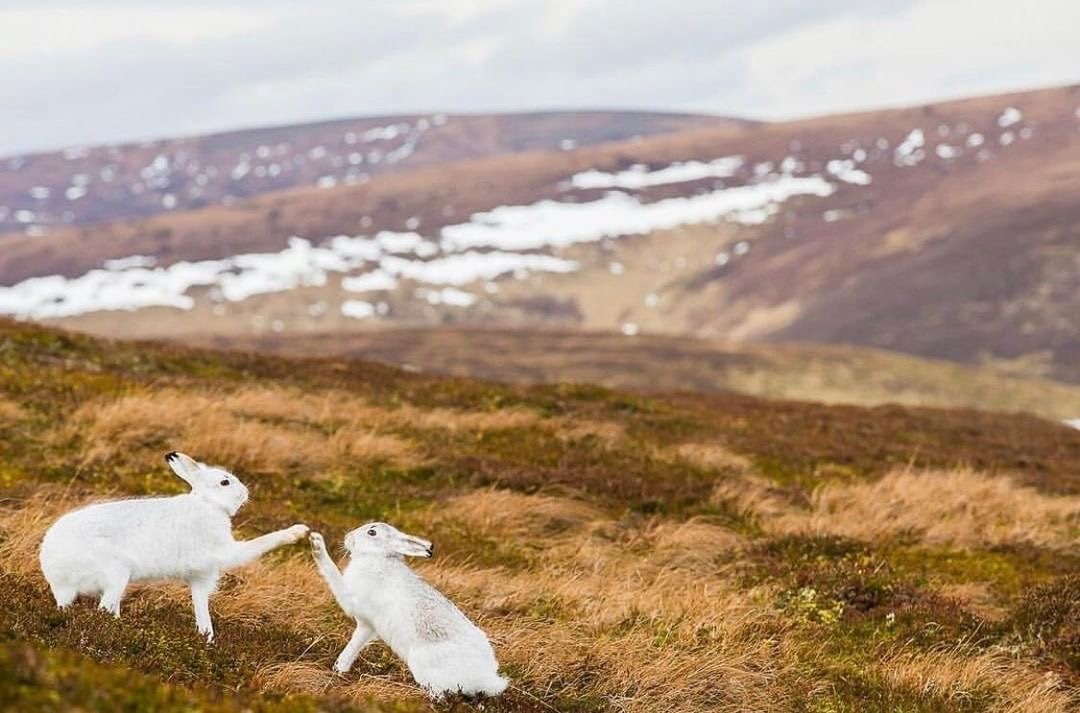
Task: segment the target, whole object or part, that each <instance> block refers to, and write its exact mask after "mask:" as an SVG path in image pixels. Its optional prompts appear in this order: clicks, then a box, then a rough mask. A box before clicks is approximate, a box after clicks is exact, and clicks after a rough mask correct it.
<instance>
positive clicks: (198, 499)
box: [41, 453, 308, 641]
mask: <svg viewBox="0 0 1080 713" xmlns="http://www.w3.org/2000/svg"><path fill="white" fill-rule="evenodd" d="M165 460H166V462H167V463H168V464H169V466H170V467H172V469H173V472H175V473H176V474H177V475H179V476H180V477H181V478H183V479H184V480H185V481H186V482H187V484H188V485H190V486H191V492H190V493H187V494H184V495H176V496H173V497H156V498H133V499H129V500H117V501H113V502H105V503H97V504H94V505H88V506H86V507H83V508H80V509H78V510H73V511H72V512H69V513H67V514H65V515H63V516H62V517H61V518H60V519H59V520H57V521H56V522H55V523H54V524H53V526H52V527H50V528H49V530H48V532H46V533H45V539H44V540H43V541H42V543H41V571H42V572H43V573H44V574H45V579H46V580H48V582H49V587H50V588H51V589H52V593H53V596H54V597H55V598H56V604H57V606H59V607H60V608H61V609H63V608H64V607H66V606H68V605H69V604H71V602H73V601H74V600H75V598H76V597H77V596H78V595H80V594H100V595H101V608H102V609H105V610H106V611H109V612H112V614H114V615H115V616H117V617H119V616H120V600H121V599H122V598H123V596H124V590H125V589H126V588H127V585H128V582H135V581H143V580H163V579H166V580H181V581H184V582H187V584H188V585H189V586H190V587H191V601H192V604H194V606H195V624H196V626H197V627H198V630H199V632H200V633H202V634H204V635H205V636H206V638H207V639H208V640H210V641H212V640H213V638H214V629H213V625H212V624H211V621H210V595H211V594H213V593H214V590H215V589H216V588H217V583H218V578H219V577H220V576H221V573H222V572H223V571H225V570H227V569H231V568H233V567H239V566H240V565H244V564H248V563H249V562H253V561H255V560H256V559H258V558H259V557H261V556H262V555H264V554H266V553H267V552H269V551H270V550H272V549H274V548H276V547H281V546H282V545H288V544H291V543H293V542H297V541H299V540H301V539H303V538H304V536H305V535H306V534H307V532H308V528H307V526H306V525H293V526H292V527H290V528H288V529H285V530H279V531H277V532H272V533H270V534H268V535H263V536H262V537H256V538H255V539H253V540H246V541H243V542H237V541H236V540H234V539H233V535H232V519H231V518H232V516H233V515H235V514H236V511H237V510H239V509H240V507H241V506H242V505H243V504H244V503H245V502H247V499H248V490H247V488H246V487H244V484H243V483H241V482H240V481H239V480H237V478H236V476H235V475H233V474H232V473H229V472H228V471H225V470H222V469H220V468H212V467H209V466H206V465H204V464H202V463H198V462H196V461H195V460H193V459H192V458H190V457H188V456H186V455H184V454H183V453H169V454H168V455H166V456H165Z"/></svg>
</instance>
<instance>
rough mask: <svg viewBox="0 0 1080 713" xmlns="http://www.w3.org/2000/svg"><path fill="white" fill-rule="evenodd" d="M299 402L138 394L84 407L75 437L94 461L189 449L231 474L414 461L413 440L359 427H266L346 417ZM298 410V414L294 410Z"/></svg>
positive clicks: (251, 394)
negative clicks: (140, 451)
mask: <svg viewBox="0 0 1080 713" xmlns="http://www.w3.org/2000/svg"><path fill="white" fill-rule="evenodd" d="M294 396H295V398H293V397H291V396H290V395H289V394H288V393H286V392H284V391H281V392H279V391H274V390H267V389H262V390H249V391H245V392H240V393H239V394H226V393H220V394H205V393H183V392H180V391H175V390H162V391H157V392H149V393H136V394H130V395H127V396H124V397H121V398H118V399H115V400H112V401H109V402H107V403H104V404H102V403H97V402H95V403H90V404H87V405H85V406H83V407H81V408H80V409H78V410H77V411H76V412H75V414H74V415H73V417H72V419H71V425H70V427H69V434H68V435H72V436H77V437H79V438H81V439H82V440H83V443H84V459H85V461H86V462H100V461H105V460H108V459H111V458H114V457H117V456H118V455H121V454H122V453H123V452H126V451H130V450H132V449H137V448H157V449H162V448H183V449H184V450H186V451H189V452H191V453H192V454H193V455H194V456H195V457H197V458H199V459H200V460H203V461H207V462H210V463H220V464H222V465H224V466H225V467H227V468H230V469H237V470H255V471H259V472H270V473H273V472H283V471H286V470H289V469H306V470H309V471H317V470H321V469H324V468H326V467H327V466H328V465H330V464H331V463H332V462H334V461H335V460H336V459H339V458H349V459H361V460H379V461H383V460H393V461H400V462H403V463H408V462H411V460H412V458H411V456H410V448H409V444H408V442H407V441H405V440H404V439H402V438H400V437H397V436H392V435H386V434H379V433H375V432H373V431H371V430H370V429H366V428H363V427H358V426H355V425H353V423H354V422H353V421H349V422H347V423H344V424H342V423H338V424H337V425H336V429H335V427H333V426H326V427H323V428H313V427H310V426H308V425H305V424H304V423H300V424H290V423H273V422H270V421H268V420H265V419H270V418H271V417H272V418H274V419H281V418H283V416H284V415H286V414H288V415H291V416H293V417H296V416H300V417H301V418H300V419H299V420H301V421H302V420H305V419H308V418H321V417H323V416H324V415H327V414H337V413H339V411H337V410H335V409H334V408H333V404H334V403H336V402H335V401H334V400H333V399H331V398H330V397H328V399H327V400H326V401H320V400H318V399H313V398H304V397H301V396H298V395H294ZM290 404H294V405H296V408H295V409H294V410H293V409H290ZM358 408H359V407H358ZM353 415H355V413H354V414H353ZM293 420H297V419H296V418H294V419H293Z"/></svg>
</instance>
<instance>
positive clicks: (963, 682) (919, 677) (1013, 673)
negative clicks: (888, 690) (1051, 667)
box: [878, 648, 1080, 713]
mask: <svg viewBox="0 0 1080 713" xmlns="http://www.w3.org/2000/svg"><path fill="white" fill-rule="evenodd" d="M878 668H879V671H880V672H881V675H882V677H883V678H884V680H885V681H886V682H887V683H888V684H889V685H891V686H894V687H897V688H904V689H908V690H913V691H916V692H917V693H918V694H919V695H921V696H925V697H927V698H928V699H931V700H933V699H937V700H944V701H947V702H949V703H951V704H953V705H956V706H959V705H961V704H963V703H967V702H970V701H972V700H976V701H977V700H986V699H988V698H989V699H991V702H989V705H988V706H987V707H986V709H987V710H991V711H1009V712H1010V713H1057V712H1058V711H1061V713H1065V712H1066V711H1072V710H1075V708H1074V706H1075V705H1076V704H1077V703H1080V699H1077V698H1076V697H1075V696H1072V695H1070V694H1069V693H1068V692H1067V691H1066V690H1064V689H1063V687H1062V685H1061V682H1060V680H1059V679H1058V677H1056V676H1054V675H1053V674H1045V673H1040V672H1038V671H1034V670H1031V669H1029V668H1027V667H1025V666H1023V665H1022V664H1018V663H1015V662H1013V661H1010V660H1008V659H1006V658H1005V657H1004V656H1000V655H996V654H992V653H983V654H973V653H971V652H967V651H964V650H962V649H957V648H952V649H940V650H937V651H929V652H927V651H921V652H918V653H900V654H894V655H892V656H890V657H887V658H885V659H884V660H882V662H881V664H880V665H879V667H878Z"/></svg>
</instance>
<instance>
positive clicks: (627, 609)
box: [430, 491, 788, 711]
mask: <svg viewBox="0 0 1080 713" xmlns="http://www.w3.org/2000/svg"><path fill="white" fill-rule="evenodd" d="M443 517H445V518H449V519H453V520H455V521H464V522H465V523H467V524H468V525H470V526H472V527H474V528H476V529H477V531H479V532H480V533H482V534H483V535H485V536H487V537H496V538H500V539H501V540H502V541H505V542H508V543H509V542H515V541H520V540H526V541H530V542H535V543H539V548H538V550H537V553H536V556H537V560H538V561H537V562H536V564H535V565H534V566H533V567H531V568H530V570H529V571H528V572H511V571H507V570H503V569H494V570H493V569H473V568H468V567H458V568H454V569H442V568H437V569H434V571H432V572H430V574H431V576H432V578H433V579H434V580H436V581H437V582H438V583H439V584H440V585H441V586H443V587H444V588H445V589H446V590H447V591H452V592H457V593H459V596H460V597H461V598H462V599H463V600H464V601H470V600H472V601H474V602H475V605H476V607H477V608H478V609H479V610H481V611H485V612H507V611H508V612H511V613H513V615H511V616H507V617H502V618H498V619H485V621H486V622H487V624H488V627H489V628H490V630H491V631H492V632H493V634H494V636H495V637H496V639H497V640H498V641H499V642H500V643H502V647H501V650H502V651H504V652H505V653H504V654H503V656H504V658H505V659H506V660H507V662H509V663H512V664H513V665H514V666H515V667H516V668H518V669H519V670H521V671H522V672H523V675H524V678H525V679H526V680H527V681H530V682H533V681H537V682H542V681H558V682H561V684H562V685H564V686H566V687H567V690H566V691H564V692H563V693H564V695H572V691H573V690H575V689H578V688H579V687H580V686H581V685H583V683H584V681H582V680H575V679H574V678H573V676H574V675H575V673H576V675H578V676H581V677H586V676H588V677H593V676H600V677H601V678H602V679H603V680H604V681H605V685H604V686H603V689H606V692H605V696H607V697H609V699H610V701H611V703H612V704H613V706H614V707H615V708H616V709H617V710H625V711H646V710H648V711H681V710H690V709H694V710H761V711H769V710H786V709H787V704H786V702H785V701H784V697H783V695H782V694H780V693H778V689H777V688H775V687H769V686H766V684H768V683H770V682H775V681H776V680H777V679H778V678H779V677H780V676H782V675H783V674H784V669H785V667H786V666H787V665H788V664H787V663H786V662H785V660H784V657H783V656H782V655H778V647H780V644H779V643H778V640H777V639H776V638H775V637H776V636H780V635H781V632H782V630H783V628H784V626H783V624H782V622H780V621H779V620H778V619H777V618H776V616H775V615H774V614H773V613H771V612H769V611H768V610H762V609H761V608H760V607H758V606H755V604H754V597H753V596H750V595H748V594H747V593H746V592H740V591H736V590H734V589H732V587H731V582H730V579H728V578H727V577H725V576H723V575H722V574H721V573H720V572H719V571H718V570H717V568H716V567H715V566H712V567H709V566H707V565H709V564H710V563H713V562H715V559H716V557H717V556H718V555H719V554H721V553H726V552H730V551H731V549H733V548H735V547H738V546H739V540H738V538H737V537H736V536H734V535H732V534H731V533H730V532H728V531H725V530H723V529H722V528H719V527H716V526H712V525H708V524H706V523H702V522H695V521H690V522H686V523H681V524H669V523H650V524H646V525H644V526H643V527H640V528H634V527H628V526H625V525H622V524H620V523H618V522H616V521H613V520H611V519H609V518H607V517H605V516H604V515H602V514H601V513H599V512H598V511H596V510H595V509H594V508H592V506H590V505H588V504H585V503H582V502H580V501H576V500H572V499H568V498H556V497H551V496H525V495H514V494H508V493H503V492H498V491H482V492H475V493H472V494H469V495H466V496H464V497H461V498H458V499H455V500H454V501H453V502H451V503H449V504H448V506H447V507H446V508H445V510H444V511H443ZM563 619H565V620H566V621H567V622H572V625H571V626H561V625H559V624H560V622H561V621H562V620H563ZM568 677H570V680H567V678H568ZM595 685H596V684H595V683H591V682H590V684H589V687H590V688H591V687H593V686H595Z"/></svg>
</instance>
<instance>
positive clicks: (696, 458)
mask: <svg viewBox="0 0 1080 713" xmlns="http://www.w3.org/2000/svg"><path fill="white" fill-rule="evenodd" d="M665 454H666V455H668V456H669V457H675V458H679V459H681V460H684V461H686V462H687V463H690V464H691V465H695V466H697V467H699V468H705V469H707V470H718V471H725V472H728V473H746V472H749V471H750V469H751V467H750V460H749V459H748V458H746V457H745V456H741V455H739V454H737V453H733V452H732V451H731V450H729V449H728V448H725V447H724V446H721V445H719V444H716V443H680V444H679V445H677V446H674V447H673V448H669V449H667V450H666V452H665Z"/></svg>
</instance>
